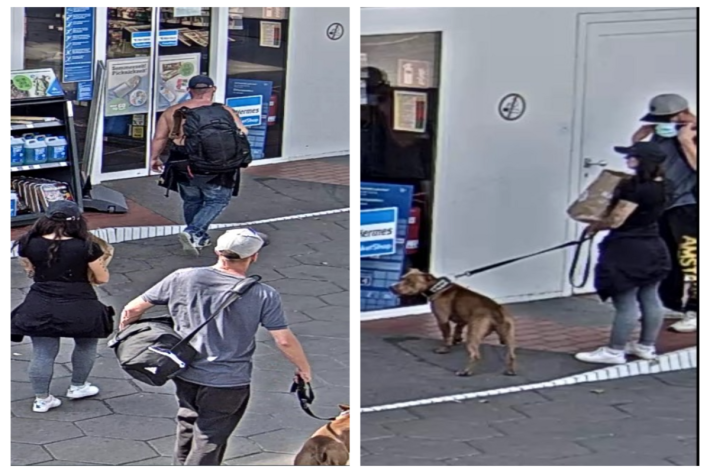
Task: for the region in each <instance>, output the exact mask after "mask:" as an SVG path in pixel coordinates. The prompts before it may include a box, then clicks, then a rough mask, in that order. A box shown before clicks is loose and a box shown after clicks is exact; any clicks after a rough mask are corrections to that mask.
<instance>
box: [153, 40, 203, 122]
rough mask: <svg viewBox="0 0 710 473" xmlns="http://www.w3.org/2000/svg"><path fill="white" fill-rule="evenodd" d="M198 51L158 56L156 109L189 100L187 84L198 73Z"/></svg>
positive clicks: (160, 110)
mask: <svg viewBox="0 0 710 473" xmlns="http://www.w3.org/2000/svg"><path fill="white" fill-rule="evenodd" d="M200 57H201V55H200V53H193V54H174V55H171V56H158V93H159V96H158V111H159V112H162V111H164V110H166V109H167V108H168V107H171V106H173V105H177V104H179V103H181V102H184V101H185V100H189V98H190V94H188V93H187V85H188V83H189V82H190V79H192V78H193V77H195V76H196V75H199V73H200Z"/></svg>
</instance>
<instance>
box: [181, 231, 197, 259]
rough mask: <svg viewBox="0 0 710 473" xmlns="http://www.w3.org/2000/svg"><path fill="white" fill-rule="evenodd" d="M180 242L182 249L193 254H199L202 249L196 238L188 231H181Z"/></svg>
mask: <svg viewBox="0 0 710 473" xmlns="http://www.w3.org/2000/svg"><path fill="white" fill-rule="evenodd" d="M178 238H179V239H180V243H181V244H182V249H183V250H184V251H185V252H186V253H189V254H191V255H193V256H199V255H200V250H199V246H198V245H197V243H196V242H195V239H194V238H193V237H192V235H190V234H189V233H187V232H180V234H179V235H178Z"/></svg>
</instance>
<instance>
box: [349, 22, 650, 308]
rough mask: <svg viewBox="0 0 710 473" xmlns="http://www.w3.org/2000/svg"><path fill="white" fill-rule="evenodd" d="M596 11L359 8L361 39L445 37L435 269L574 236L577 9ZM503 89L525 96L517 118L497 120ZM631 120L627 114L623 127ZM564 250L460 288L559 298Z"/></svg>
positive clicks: (565, 289)
mask: <svg viewBox="0 0 710 473" xmlns="http://www.w3.org/2000/svg"><path fill="white" fill-rule="evenodd" d="M423 10H424V11H423ZM624 10H625V11H629V10H630V9H624ZM605 11H606V12H609V11H615V10H614V9H589V8H587V9H579V8H548V9H543V8H538V9H532V8H530V9H528V8H500V9H495V8H470V9H455V10H452V9H445V8H436V9H431V10H429V9H393V8H376V9H364V10H363V11H362V16H361V25H362V34H363V35H370V34H391V33H412V32H417V31H442V32H443V35H442V60H441V83H440V87H441V88H440V110H439V134H438V136H439V142H438V146H437V155H438V160H437V163H436V179H435V197H434V199H435V200H434V228H435V230H434V235H433V254H432V256H433V258H432V260H433V268H432V269H433V271H434V272H435V273H437V274H446V275H451V274H453V273H457V272H461V271H464V270H467V269H470V268H475V267H477V266H482V265H485V264H488V263H494V262H497V261H500V260H503V259H506V258H511V257H514V256H518V255H523V254H528V253H532V252H534V251H537V250H541V249H544V248H547V247H550V246H553V245H556V244H559V243H562V242H564V241H566V240H567V239H569V238H570V237H571V236H572V235H573V233H574V231H575V229H574V226H572V225H570V222H569V219H568V218H567V216H566V213H565V210H566V208H567V206H568V204H569V202H570V201H571V200H572V199H573V198H574V197H576V195H574V194H576V191H574V190H573V189H572V187H573V186H571V185H570V179H569V177H570V175H571V174H574V173H573V168H572V166H577V164H576V163H575V164H573V163H572V159H571V158H572V155H573V153H572V150H573V136H574V130H575V123H574V116H575V114H574V108H575V102H576V101H575V97H576V91H575V70H576V63H575V59H576V54H577V25H578V21H579V15H580V13H584V12H595V13H599V12H605ZM637 59H638V58H637ZM634 60H635V59H634V58H630V59H629V61H630V64H629V67H633V61H634ZM649 60H653V59H649ZM511 92H516V93H520V94H522V95H523V96H524V97H525V98H526V99H527V113H526V115H525V116H524V117H523V118H522V119H520V120H519V121H516V122H506V121H504V120H502V119H501V118H500V117H499V115H498V102H499V100H500V99H501V98H502V97H503V96H505V95H506V94H508V93H511ZM641 112H643V110H639V113H641ZM610 113H613V110H610ZM638 116H640V115H638ZM637 118H638V117H636V116H634V117H630V118H629V120H630V126H632V127H633V126H635V125H636V122H635V120H637ZM575 172H576V171H575ZM567 256H568V254H567V253H565V252H557V253H553V254H551V255H547V256H542V257H537V258H534V259H531V260H528V261H526V262H521V263H517V264H515V265H512V266H508V267H505V268H501V269H498V270H495V271H492V272H489V273H484V274H481V275H478V276H474V277H473V278H471V279H469V280H464V283H466V284H467V285H469V286H471V287H472V288H475V289H477V290H480V291H481V292H484V293H487V294H489V295H491V296H493V297H496V298H498V299H500V300H504V301H514V300H529V299H540V298H544V297H553V296H559V295H565V294H569V289H570V288H569V286H568V285H567V284H566V265H567V264H568V262H567Z"/></svg>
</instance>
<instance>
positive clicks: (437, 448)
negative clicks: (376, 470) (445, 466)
mask: <svg viewBox="0 0 710 473" xmlns="http://www.w3.org/2000/svg"><path fill="white" fill-rule="evenodd" d="M362 445H364V446H365V448H366V449H367V450H368V451H369V452H371V453H372V454H373V455H378V454H387V455H395V456H402V457H408V458H417V459H422V460H439V461H443V460H446V459H447V458H457V457H463V456H469V455H478V454H480V453H481V452H480V451H478V450H476V449H475V448H473V447H471V445H469V444H467V443H466V442H460V441H455V440H454V441H452V440H431V439H412V438H407V437H399V436H398V437H388V438H384V439H378V440H368V441H364V442H362ZM365 458H367V459H368V460H367V461H368V465H369V464H370V463H369V462H370V461H372V460H371V457H365Z"/></svg>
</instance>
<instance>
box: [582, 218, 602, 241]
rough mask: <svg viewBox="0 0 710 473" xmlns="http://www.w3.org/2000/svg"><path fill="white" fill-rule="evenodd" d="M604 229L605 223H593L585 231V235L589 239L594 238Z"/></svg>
mask: <svg viewBox="0 0 710 473" xmlns="http://www.w3.org/2000/svg"><path fill="white" fill-rule="evenodd" d="M603 229H604V222H602V221H598V222H592V223H590V224H589V225H588V226H587V228H585V229H584V235H585V236H588V237H593V236H594V235H596V234H597V233H599V232H600V231H602V230H603Z"/></svg>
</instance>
